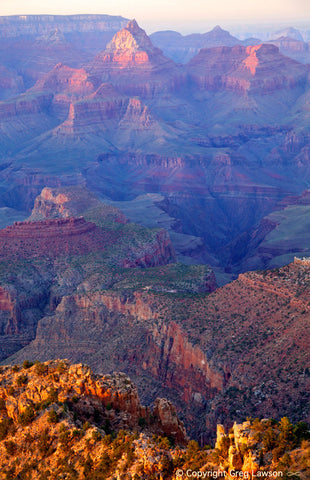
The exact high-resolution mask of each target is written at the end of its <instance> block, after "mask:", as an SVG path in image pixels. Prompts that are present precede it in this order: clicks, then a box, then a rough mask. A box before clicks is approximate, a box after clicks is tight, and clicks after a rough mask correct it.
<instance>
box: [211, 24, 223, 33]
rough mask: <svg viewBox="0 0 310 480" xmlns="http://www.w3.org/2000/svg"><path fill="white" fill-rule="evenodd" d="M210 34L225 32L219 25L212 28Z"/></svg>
mask: <svg viewBox="0 0 310 480" xmlns="http://www.w3.org/2000/svg"><path fill="white" fill-rule="evenodd" d="M211 32H214V33H216V32H226V30H223V29H222V27H220V26H219V25H216V26H215V27H214V28H212V30H211Z"/></svg>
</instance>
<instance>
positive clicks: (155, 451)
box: [0, 360, 309, 480]
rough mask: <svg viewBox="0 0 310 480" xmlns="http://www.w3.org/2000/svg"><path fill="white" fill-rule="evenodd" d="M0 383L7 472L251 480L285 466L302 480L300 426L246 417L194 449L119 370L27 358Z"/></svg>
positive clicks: (304, 451)
mask: <svg viewBox="0 0 310 480" xmlns="http://www.w3.org/2000/svg"><path fill="white" fill-rule="evenodd" d="M0 380H1V387H0V468H1V469H2V471H3V472H4V473H6V472H10V475H11V474H12V475H13V474H14V475H17V476H19V477H21V478H27V477H29V478H30V475H31V478H32V479H34V480H39V479H41V478H42V475H44V476H45V477H46V478H47V479H48V480H50V479H52V478H53V477H54V476H55V475H56V476H57V478H61V477H64V476H69V475H70V476H72V475H74V477H75V478H76V479H77V480H82V479H83V478H87V477H90V476H92V477H94V476H95V477H96V478H98V479H102V480H112V479H113V478H116V477H119V478H122V477H125V476H126V477H128V478H130V477H131V478H135V477H136V478H141V477H142V476H143V478H144V479H145V480H152V479H153V478H154V477H158V478H159V479H165V480H177V478H180V473H181V472H187V473H188V475H191V474H192V473H193V472H201V473H202V474H204V473H208V472H210V474H209V475H208V476H212V477H215V476H216V477H218V478H219V477H226V478H228V479H233V478H236V476H238V477H242V478H248V479H252V478H255V477H258V478H264V477H266V476H267V477H268V472H276V474H277V476H279V477H280V478H281V477H282V476H284V475H285V474H286V473H287V471H288V469H289V472H290V475H291V476H292V475H293V474H295V472H298V476H299V477H300V479H301V480H307V478H308V474H309V467H308V465H307V462H306V460H307V456H308V455H309V445H308V444H309V442H307V439H308V438H309V436H308V432H307V430H306V424H304V423H302V422H301V423H299V424H297V425H293V424H291V423H290V421H289V420H288V419H287V418H282V420H281V421H280V422H279V423H277V422H275V421H274V420H268V419H264V420H262V421H259V420H258V419H256V420H254V421H253V420H249V421H247V422H243V423H242V424H236V423H235V424H234V425H233V428H232V429H231V430H230V432H229V434H226V432H225V429H224V427H223V425H218V426H217V439H216V444H215V448H214V449H212V448H211V447H209V448H200V447H199V445H198V443H197V442H196V441H190V442H188V437H187V435H186V431H185V429H184V425H183V424H182V422H181V421H180V420H179V418H178V417H177V415H176V411H175V408H174V406H173V405H172V404H171V403H170V402H169V401H168V400H166V399H165V398H157V399H156V401H155V403H154V406H152V408H150V407H145V406H143V405H141V403H140V400H139V397H138V395H137V389H136V387H135V385H134V384H133V383H132V382H131V380H130V378H129V377H128V376H127V375H125V374H124V373H115V372H114V373H113V374H111V375H103V376H102V375H95V374H94V373H93V372H92V371H91V370H90V368H89V367H88V366H86V365H84V364H74V365H72V364H70V363H69V362H68V361H67V360H54V361H49V362H46V363H40V362H36V363H35V364H34V365H33V364H32V363H31V362H29V361H25V362H24V363H23V365H22V366H21V365H15V366H14V367H12V366H10V367H5V368H1V372H0ZM25 432H26V435H25ZM17 455H18V458H19V461H18V462H16V458H17ZM197 469H198V470H197ZM29 472H30V475H29ZM12 475H11V476H12Z"/></svg>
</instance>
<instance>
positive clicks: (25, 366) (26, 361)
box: [23, 360, 33, 369]
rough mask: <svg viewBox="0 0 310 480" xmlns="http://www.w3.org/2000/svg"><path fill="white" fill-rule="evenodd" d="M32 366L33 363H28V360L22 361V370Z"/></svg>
mask: <svg viewBox="0 0 310 480" xmlns="http://www.w3.org/2000/svg"><path fill="white" fill-rule="evenodd" d="M32 365H33V362H29V360H24V362H23V368H25V369H27V368H30V367H32Z"/></svg>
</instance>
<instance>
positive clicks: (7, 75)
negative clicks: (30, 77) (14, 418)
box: [0, 65, 25, 100]
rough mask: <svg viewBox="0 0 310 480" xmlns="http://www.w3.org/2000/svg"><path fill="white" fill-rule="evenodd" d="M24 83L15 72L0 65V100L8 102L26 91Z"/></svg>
mask: <svg viewBox="0 0 310 480" xmlns="http://www.w3.org/2000/svg"><path fill="white" fill-rule="evenodd" d="M24 88H25V87H24V82H23V79H22V77H21V76H20V75H18V74H17V73H16V72H15V71H12V70H9V69H8V68H6V67H4V66H3V65H0V100H6V99H7V98H9V97H12V96H13V95H17V94H18V93H21V92H22V91H23V90H24Z"/></svg>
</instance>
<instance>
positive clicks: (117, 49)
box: [87, 20, 182, 96]
mask: <svg viewBox="0 0 310 480" xmlns="http://www.w3.org/2000/svg"><path fill="white" fill-rule="evenodd" d="M87 70H88V72H89V73H90V75H91V77H94V78H95V79H97V81H98V82H100V83H101V82H102V81H111V82H112V83H114V84H115V85H117V87H118V88H119V89H120V90H121V91H122V92H123V93H125V94H127V95H142V96H154V95H155V94H156V93H157V92H167V91H173V90H175V88H176V87H177V86H178V85H179V84H180V83H181V81H182V74H181V72H180V71H179V69H178V68H177V67H176V65H175V64H174V63H173V62H172V61H171V60H168V59H167V58H166V57H164V56H163V54H162V52H161V50H159V49H158V48H155V47H154V46H153V44H152V42H151V40H150V39H149V37H148V36H147V35H146V33H145V32H144V30H142V29H141V28H140V27H139V26H138V24H137V22H136V21H135V20H132V21H130V22H129V23H128V24H127V26H126V27H125V28H124V29H123V30H121V31H120V32H118V33H117V34H116V35H115V36H114V37H113V39H112V40H111V42H110V43H109V44H108V45H107V48H106V50H104V51H103V52H101V53H100V54H98V55H97V56H96V57H95V59H94V60H93V61H92V62H91V63H90V64H89V65H88V67H87ZM120 72H121V75H119V73H120Z"/></svg>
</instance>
